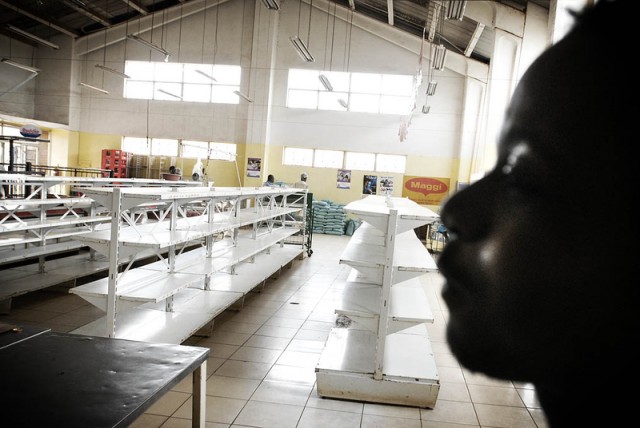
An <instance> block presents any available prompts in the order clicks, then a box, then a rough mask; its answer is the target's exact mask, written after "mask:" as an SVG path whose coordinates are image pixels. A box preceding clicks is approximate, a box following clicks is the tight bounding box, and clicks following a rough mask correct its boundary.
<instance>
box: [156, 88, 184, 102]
mask: <svg viewBox="0 0 640 428" xmlns="http://www.w3.org/2000/svg"><path fill="white" fill-rule="evenodd" d="M158 92H161V93H163V94H165V95H169V96H170V97H173V98H177V99H179V100H182V97H181V96H180V95H176V94H172V93H171V92H169V91H165V90H164V89H158Z"/></svg>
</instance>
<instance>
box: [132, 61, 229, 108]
mask: <svg viewBox="0 0 640 428" xmlns="http://www.w3.org/2000/svg"><path fill="white" fill-rule="evenodd" d="M124 71H125V73H126V74H128V75H129V76H131V78H130V79H126V81H125V85H124V97H125V98H137V99H145V100H165V101H189V102H199V103H226V104H238V103H239V102H240V99H239V97H238V96H237V95H236V94H234V93H233V92H234V91H237V90H240V79H241V75H242V69H241V68H240V66H237V65H223V64H220V65H214V64H187V63H166V62H145V61H126V63H125V70H124Z"/></svg>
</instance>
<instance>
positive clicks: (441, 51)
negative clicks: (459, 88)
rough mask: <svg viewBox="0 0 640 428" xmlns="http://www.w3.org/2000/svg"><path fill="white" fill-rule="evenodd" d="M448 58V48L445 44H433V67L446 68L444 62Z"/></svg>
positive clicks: (437, 68)
mask: <svg viewBox="0 0 640 428" xmlns="http://www.w3.org/2000/svg"><path fill="white" fill-rule="evenodd" d="M446 59H447V48H445V47H444V45H442V44H440V45H433V44H432V45H431V67H432V68H433V69H435V70H444V62H445V60H446Z"/></svg>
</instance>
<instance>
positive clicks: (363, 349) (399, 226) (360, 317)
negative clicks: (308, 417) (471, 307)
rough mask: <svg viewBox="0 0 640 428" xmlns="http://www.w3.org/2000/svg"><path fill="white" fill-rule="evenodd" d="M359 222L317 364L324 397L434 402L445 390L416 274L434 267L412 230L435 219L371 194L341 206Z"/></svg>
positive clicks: (402, 201) (428, 212) (402, 200)
mask: <svg viewBox="0 0 640 428" xmlns="http://www.w3.org/2000/svg"><path fill="white" fill-rule="evenodd" d="M344 210H345V212H347V213H350V214H353V215H356V216H358V217H359V218H360V219H361V220H362V221H363V223H362V225H361V226H360V227H359V228H358V229H357V230H356V232H355V233H354V234H353V237H352V238H351V239H350V241H349V244H348V245H347V248H345V250H344V252H343V253H342V256H341V259H340V263H343V264H346V265H348V266H350V267H352V271H351V274H350V275H349V278H348V279H347V281H346V284H345V289H346V291H345V293H344V295H343V298H342V300H341V302H340V303H339V304H338V307H337V308H336V310H335V312H336V314H338V315H340V316H343V317H346V319H347V320H348V322H346V323H344V324H345V326H340V327H334V328H333V329H332V330H331V333H330V335H329V338H328V339H327V342H326V344H325V348H324V350H323V352H322V355H321V357H320V360H319V362H318V364H317V366H316V380H317V389H318V394H319V395H320V396H323V397H332V398H342V399H351V400H359V401H368V402H377V403H386V404H399V405H409V406H416V407H427V408H431V407H433V406H435V402H436V399H437V396H438V392H439V389H440V382H439V378H438V372H437V369H436V365H435V360H434V358H433V351H432V350H431V345H430V342H429V337H428V335H427V328H426V323H432V322H433V314H432V313H431V309H430V307H429V303H428V301H427V297H426V295H425V293H424V289H423V288H422V285H421V283H420V279H419V277H420V276H422V275H424V274H425V273H427V272H430V271H435V270H437V266H436V264H435V262H434V260H433V258H432V257H431V255H430V254H429V252H428V251H427V249H426V248H425V246H424V245H422V243H421V242H420V240H419V239H418V238H417V236H416V234H415V232H414V229H415V228H417V227H420V226H423V225H425V224H429V223H432V222H434V221H436V220H437V219H438V215H437V214H436V213H434V212H433V211H431V210H429V209H427V208H425V207H422V206H420V205H418V204H416V203H414V202H413V201H410V200H409V199H405V198H392V197H385V196H367V197H366V198H364V199H362V200H359V201H354V202H351V203H349V204H347V205H346V206H345V207H344Z"/></svg>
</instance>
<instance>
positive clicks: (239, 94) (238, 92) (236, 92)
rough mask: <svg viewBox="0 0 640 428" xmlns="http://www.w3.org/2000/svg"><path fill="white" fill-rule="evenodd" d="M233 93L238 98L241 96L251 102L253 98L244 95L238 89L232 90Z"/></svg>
mask: <svg viewBox="0 0 640 428" xmlns="http://www.w3.org/2000/svg"><path fill="white" fill-rule="evenodd" d="M233 93H234V94H236V95H237V96H239V97H240V98H242V99H243V100H245V101H247V102H250V103H252V102H253V100H252V99H251V98H249V97H248V96H246V95H245V94H243V93H242V92H240V91H233Z"/></svg>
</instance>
